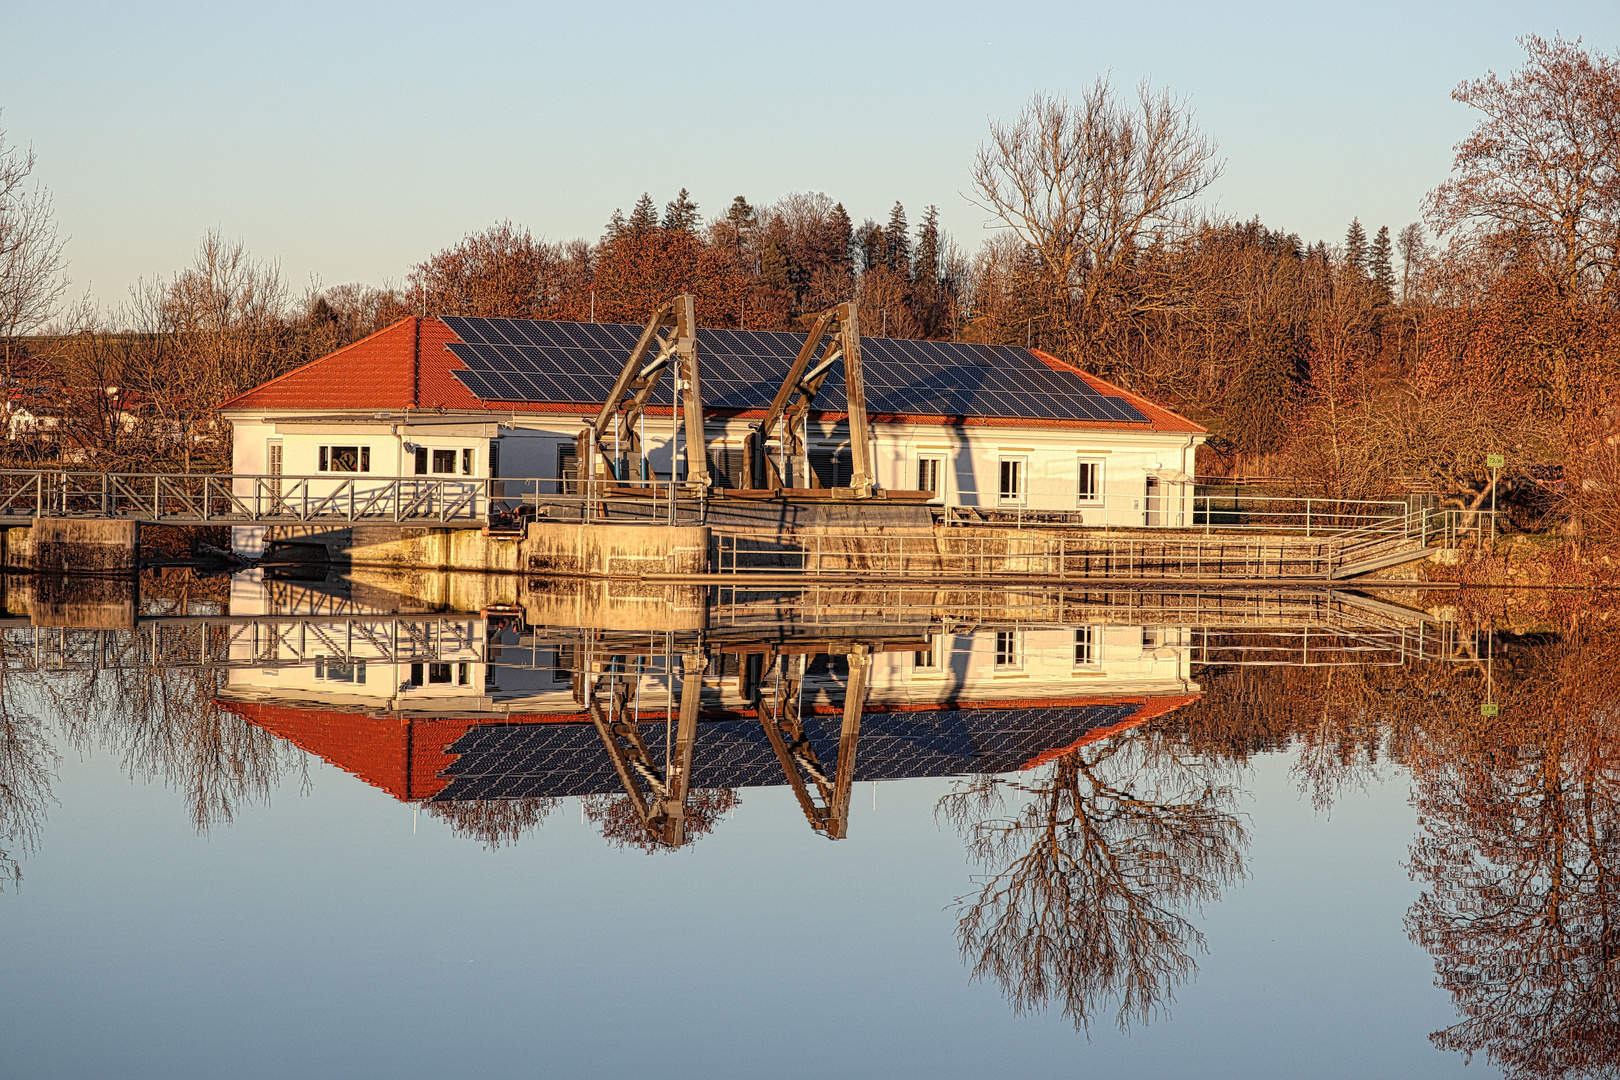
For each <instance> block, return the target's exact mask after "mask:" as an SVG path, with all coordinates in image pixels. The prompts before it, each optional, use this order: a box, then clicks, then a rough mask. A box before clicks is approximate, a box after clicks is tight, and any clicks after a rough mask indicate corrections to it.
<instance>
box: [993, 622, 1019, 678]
mask: <svg viewBox="0 0 1620 1080" xmlns="http://www.w3.org/2000/svg"><path fill="white" fill-rule="evenodd" d="M1003 642H1005V643H1006V644H1005V645H1004V644H1003ZM1004 657H1005V658H1006V659H1003V658H1004ZM994 662H995V668H996V670H997V671H998V672H1001V671H1023V670H1024V634H1023V631H1021V630H997V631H996V655H995V659H994Z"/></svg>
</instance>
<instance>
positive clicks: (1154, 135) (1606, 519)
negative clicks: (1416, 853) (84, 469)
mask: <svg viewBox="0 0 1620 1080" xmlns="http://www.w3.org/2000/svg"><path fill="white" fill-rule="evenodd" d="M1521 44H1522V45H1523V47H1524V50H1525V56H1524V60H1523V62H1522V64H1521V66H1520V67H1519V68H1518V69H1517V70H1515V71H1514V72H1512V73H1511V74H1510V75H1508V76H1506V77H1499V76H1497V75H1495V74H1488V75H1486V76H1484V77H1483V78H1480V79H1476V80H1471V81H1468V82H1465V83H1463V84H1462V85H1460V86H1458V87H1457V89H1456V90H1455V91H1454V92H1453V95H1452V96H1453V98H1455V99H1456V100H1457V101H1458V102H1460V103H1462V104H1464V105H1467V106H1469V107H1470V108H1471V109H1472V110H1474V113H1475V115H1476V120H1477V123H1476V126H1475V128H1474V130H1473V131H1472V132H1471V134H1470V135H1469V136H1468V138H1466V139H1465V140H1464V141H1462V142H1461V143H1459V144H1458V145H1457V146H1456V148H1455V159H1454V162H1453V169H1452V172H1451V175H1450V177H1449V178H1445V179H1443V180H1442V182H1441V183H1439V185H1438V186H1437V187H1436V188H1435V189H1434V190H1433V191H1432V192H1431V193H1430V194H1429V196H1428V198H1427V199H1426V201H1425V204H1424V207H1423V219H1422V220H1421V221H1415V222H1410V223H1399V222H1396V223H1382V222H1379V223H1373V222H1368V223H1365V224H1364V223H1363V222H1362V221H1360V220H1359V219H1357V220H1353V221H1351V222H1350V223H1348V227H1347V230H1346V233H1345V235H1344V236H1343V237H1342V239H1341V238H1337V237H1336V238H1334V239H1335V242H1333V243H1327V242H1323V241H1316V242H1306V241H1305V240H1302V239H1301V238H1300V237H1299V236H1298V235H1297V234H1296V233H1294V232H1290V231H1288V230H1287V229H1285V228H1277V227H1272V226H1269V225H1267V224H1265V223H1263V222H1261V221H1259V220H1252V221H1236V220H1227V219H1222V218H1218V217H1214V216H1211V215H1210V213H1209V212H1208V211H1207V209H1206V208H1205V206H1204V200H1203V196H1204V194H1205V192H1206V191H1207V190H1208V189H1209V187H1210V186H1211V185H1212V184H1213V183H1214V182H1215V181H1216V180H1217V179H1218V178H1219V176H1220V173H1221V168H1222V162H1221V160H1220V159H1219V158H1218V156H1217V148H1216V144H1215V142H1214V140H1213V139H1212V138H1210V137H1209V136H1207V135H1206V134H1204V133H1203V132H1202V131H1200V129H1199V128H1198V126H1197V124H1196V122H1195V119H1194V116H1193V114H1192V111H1191V110H1190V108H1189V107H1188V106H1187V104H1186V102H1185V101H1184V100H1182V99H1179V98H1176V97H1174V96H1173V95H1171V94H1169V93H1168V92H1165V91H1163V90H1156V89H1154V88H1152V87H1150V86H1148V85H1146V84H1144V85H1142V86H1140V87H1138V88H1137V89H1136V90H1135V91H1134V92H1132V93H1124V92H1120V91H1118V90H1117V89H1116V88H1115V87H1113V86H1112V85H1110V84H1109V82H1108V81H1107V80H1098V81H1097V83H1095V84H1094V85H1093V86H1092V87H1091V88H1090V89H1088V90H1087V91H1086V92H1085V93H1084V94H1082V95H1081V96H1080V97H1079V98H1078V99H1076V100H1069V99H1065V98H1060V97H1054V96H1049V95H1045V94H1038V95H1036V96H1035V97H1034V98H1033V99H1032V100H1031V101H1030V103H1029V104H1028V105H1027V106H1026V108H1025V109H1024V111H1023V112H1022V113H1021V114H1020V115H1019V116H1018V117H1016V118H1014V119H1013V120H1012V121H1010V122H1006V123H997V124H993V125H992V126H991V131H990V135H989V138H988V139H987V140H986V142H985V143H984V145H982V146H981V147H980V148H979V151H978V154H977V156H976V158H975V160H974V162H973V164H972V169H971V185H970V189H969V191H968V196H969V198H971V199H972V201H973V202H974V203H975V204H976V205H977V206H979V207H980V208H981V209H982V210H984V211H985V213H986V215H987V218H988V220H989V221H990V222H991V223H992V224H993V225H995V226H999V228H997V230H996V231H995V235H994V237H993V238H992V239H990V240H989V241H987V242H986V243H984V244H983V245H981V246H980V247H979V248H978V249H977V250H976V251H972V252H969V251H966V250H964V249H963V248H962V247H960V246H959V245H958V244H956V243H955V242H954V241H953V240H952V239H951V238H950V237H949V236H948V235H947V234H946V233H945V232H944V230H943V229H941V227H940V224H939V216H938V210H937V208H935V207H932V206H930V207H926V208H923V210H922V211H921V214H920V216H919V217H918V219H917V220H916V221H915V222H913V220H912V218H911V215H910V214H908V212H907V209H906V208H905V207H904V206H902V205H901V204H900V203H898V202H897V203H895V204H894V206H893V207H892V208H891V209H890V210H889V211H888V213H887V215H886V216H884V217H882V218H881V220H880V219H875V218H863V219H862V220H861V222H860V223H859V224H857V223H856V220H855V218H854V217H853V216H852V215H851V214H850V212H849V211H848V209H847V208H846V207H845V206H844V204H843V203H841V202H838V201H837V200H835V199H834V198H832V197H830V196H828V195H825V194H821V193H798V194H793V195H789V196H786V197H784V198H781V199H778V200H776V201H775V202H771V203H765V204H760V205H755V204H752V203H750V202H749V200H747V199H746V198H744V197H743V196H740V195H739V196H737V197H736V198H735V199H734V200H733V201H732V202H731V204H730V205H728V206H725V207H723V208H721V209H720V212H718V213H715V214H710V215H708V216H706V215H705V213H704V208H701V207H699V206H698V205H697V204H696V203H695V202H694V201H693V200H692V198H691V196H690V195H689V194H688V192H686V191H685V190H682V191H680V192H678V193H676V194H675V195H674V197H672V198H670V199H669V200H668V201H667V202H666V203H665V204H664V205H663V206H662V208H661V209H660V207H659V206H658V204H657V203H656V202H655V201H654V199H653V198H652V197H651V196H650V195H646V194H644V195H643V196H642V197H641V198H640V200H639V201H638V202H636V203H635V204H634V205H633V206H632V207H630V209H629V211H628V212H624V211H623V210H622V208H621V209H620V210H615V211H614V212H613V214H612V215H611V217H610V218H609V220H608V221H607V223H606V225H605V227H604V230H603V233H602V235H601V236H600V237H599V238H598V239H597V240H596V241H595V242H590V241H586V240H582V239H581V240H573V241H568V242H562V243H557V242H549V241H546V240H544V239H542V238H540V237H537V236H536V235H535V234H534V233H533V232H532V231H531V230H530V229H529V228H527V227H525V226H522V225H519V224H515V223H512V222H498V223H496V224H494V225H492V226H490V227H489V228H487V229H484V230H482V231H480V232H477V233H474V234H472V235H469V236H467V237H465V238H463V239H462V240H460V241H459V242H457V243H455V244H453V245H451V246H449V247H446V248H445V249H443V250H441V251H438V252H436V253H433V254H431V255H428V256H427V257H425V258H424V259H423V260H422V261H421V262H419V263H417V264H416V265H415V266H413V267H411V268H410V269H409V271H408V272H407V273H406V275H405V277H404V279H403V281H402V282H400V283H397V284H395V285H392V286H383V287H377V286H368V285H343V286H338V287H335V288H324V289H311V290H307V291H306V292H305V293H304V294H303V295H301V296H294V295H293V294H292V293H291V291H290V290H289V289H288V287H287V285H286V283H285V282H284V281H283V280H282V279H281V276H280V274H279V271H278V269H277V267H276V265H275V264H274V263H273V262H266V261H262V260H259V259H256V258H254V257H252V256H251V255H250V254H249V253H248V252H246V251H245V250H244V249H243V246H242V245H241V244H240V243H233V242H231V241H228V240H227V239H225V238H224V237H222V236H221V235H219V234H218V233H209V234H208V235H207V236H205V237H204V239H203V242H202V244H201V245H200V248H199V252H198V255H197V258H196V260H195V262H194V263H193V265H192V266H190V267H187V268H186V269H184V270H182V271H179V272H177V273H175V274H172V275H169V276H167V277H163V278H159V279H154V280H149V281H143V282H142V283H140V284H139V285H137V286H136V287H135V288H134V289H133V290H132V291H131V295H130V298H129V300H128V301H127V302H126V303H125V304H123V305H121V306H120V307H119V308H118V309H117V310H104V309H98V308H97V307H95V306H93V305H91V304H89V303H79V304H67V305H65V306H64V305H63V304H62V303H61V302H60V301H61V299H62V296H63V285H64V282H65V279H64V278H62V276H61V270H62V269H63V248H62V242H61V240H60V239H59V238H58V237H57V236H56V234H55V232H54V227H48V228H47V227H43V226H41V224H40V222H42V221H47V222H48V220H49V209H50V207H49V200H48V195H45V194H43V193H42V192H41V191H40V189H39V188H38V187H37V186H35V187H29V186H28V183H27V182H26V181H27V178H28V176H29V174H30V172H31V170H32V167H33V160H32V157H31V155H28V154H23V153H22V152H20V151H19V150H18V148H16V147H15V146H10V147H8V146H7V145H6V144H4V143H3V142H0V343H3V345H0V349H3V364H4V371H3V372H0V375H3V377H4V378H5V379H6V383H7V386H8V388H9V390H10V398H11V400H10V410H11V412H12V413H18V412H19V410H23V411H29V412H30V413H39V414H43V413H44V412H47V411H51V410H54V412H55V413H56V414H57V415H58V417H59V420H58V423H59V427H58V428H57V429H56V430H55V431H54V433H52V434H51V437H50V438H40V437H37V436H38V434H39V432H38V431H37V430H36V431H35V432H33V433H32V434H31V433H30V431H29V429H28V427H27V425H26V424H25V423H23V424H20V423H19V422H18V420H17V419H16V418H15V417H14V418H13V419H12V421H11V429H10V434H12V436H13V438H11V439H9V440H7V441H6V443H5V453H6V454H7V455H8V457H9V459H10V462H11V463H14V464H20V463H23V462H25V461H40V460H53V461H54V460H61V459H63V457H64V455H67V457H68V459H70V460H72V461H74V462H82V463H84V464H86V465H90V466H114V465H115V466H117V467H121V468H142V467H152V468H158V467H176V466H186V465H189V466H191V467H206V468H222V467H226V466H227V463H228V460H229V431H228V429H227V428H226V427H224V426H223V425H221V424H220V422H219V420H218V415H217V405H218V403H219V402H221V401H223V400H225V399H227V398H228V397H230V396H232V395H233V394H236V393H239V392H241V391H243V390H245V389H248V388H250V387H252V386H254V385H257V384H258V383H260V382H262V381H264V380H265V379H267V378H270V377H273V376H275V375H277V374H280V373H282V372H284V371H287V370H290V369H291V368H293V367H295V366H297V365H299V364H302V363H305V362H307V361H309V360H312V359H316V358H318V357H320V356H323V355H325V354H326V353H328V352H330V351H332V350H333V349H335V348H338V347H340V346H342V345H345V344H348V343H349V342H352V341H355V340H357V339H359V338H360V337H363V336H365V335H366V334H368V333H371V332H374V331H375V330H377V329H380V328H382V327H384V326H386V325H388V324H389V323H391V322H392V321H394V320H395V319H397V318H399V317H401V316H403V315H407V314H424V315H434V314H461V315H486V316H510V317H528V318H547V319H577V320H592V319H594V320H595V321H599V322H628V323H639V322H642V321H644V320H645V318H646V317H647V315H648V314H649V313H650V311H651V310H652V309H653V308H654V307H656V306H657V305H658V304H659V303H661V302H662V301H663V300H665V299H667V298H668V297H669V296H671V295H673V294H675V293H679V292H690V293H692V294H694V295H695V297H696V298H697V312H698V317H699V321H700V323H702V324H703V325H707V326H715V327H742V328H747V329H763V330H794V329H800V328H803V327H804V326H805V325H806V323H807V321H808V319H809V318H810V317H812V316H813V315H814V314H816V313H818V312H820V311H822V310H824V309H825V308H827V307H829V306H831V305H832V304H835V303H839V302H842V301H844V300H850V299H853V300H856V301H858V302H859V304H860V305H861V312H862V327H863V332H865V333H867V334H874V335H885V336H890V337H914V338H937V339H953V340H960V341H969V342H985V343H996V344H1014V345H1023V344H1026V343H1027V344H1030V345H1033V346H1035V347H1038V348H1041V349H1045V350H1047V351H1049V352H1051V353H1053V354H1055V355H1057V356H1059V357H1061V358H1063V359H1065V360H1068V361H1071V362H1073V363H1076V364H1078V365H1079V366H1081V367H1083V368H1086V369H1088V370H1091V371H1094V372H1096V373H1097V374H1100V375H1102V376H1104V377H1106V378H1109V379H1112V380H1114V381H1116V382H1119V383H1121V384H1123V385H1126V386H1128V387H1130V388H1132V389H1135V390H1138V391H1140V392H1143V393H1146V394H1148V395H1150V396H1152V397H1154V398H1156V399H1158V400H1161V401H1163V402H1165V403H1166V404H1168V405H1170V406H1172V407H1174V408H1176V409H1178V410H1180V411H1182V412H1184V413H1186V414H1187V415H1189V416H1191V417H1192V418H1194V419H1196V420H1198V421H1199V422H1201V423H1203V424H1205V425H1206V426H1208V427H1209V429H1210V431H1211V439H1210V441H1209V445H1208V446H1207V447H1206V449H1205V450H1204V451H1203V453H1202V456H1201V457H1200V461H1199V473H1200V474H1201V475H1208V476H1237V477H1249V478H1261V479H1265V480H1267V481H1269V482H1270V483H1271V486H1272V487H1273V488H1274V489H1275V490H1277V491H1278V492H1279V493H1281V492H1287V493H1310V494H1319V495H1328V496H1336V497H1351V498H1366V497H1381V496H1388V495H1395V494H1399V493H1402V492H1406V491H1412V490H1423V491H1432V492H1435V493H1437V494H1439V495H1440V496H1442V497H1444V498H1447V499H1450V500H1453V501H1457V502H1460V503H1461V504H1463V505H1470V506H1474V505H1478V504H1480V503H1481V502H1482V501H1483V500H1484V499H1485V498H1486V497H1487V495H1488V475H1489V474H1488V470H1487V469H1486V467H1485V456H1486V455H1487V454H1491V453H1501V454H1504V455H1506V456H1507V459H1508V462H1509V464H1508V468H1507V470H1506V473H1505V475H1504V478H1503V481H1502V489H1501V491H1500V495H1501V497H1502V499H1503V500H1504V501H1505V502H1507V503H1508V504H1509V505H1511V506H1513V507H1514V508H1515V514H1516V517H1517V520H1518V521H1519V523H1520V524H1521V525H1523V526H1525V527H1545V526H1548V525H1552V524H1558V525H1561V526H1565V527H1568V528H1572V529H1578V530H1584V531H1588V532H1594V531H1596V532H1615V531H1617V530H1620V516H1617V515H1616V514H1615V512H1614V511H1613V510H1611V509H1609V504H1610V503H1611V502H1612V501H1613V500H1612V495H1611V493H1612V492H1613V491H1614V490H1615V487H1616V485H1620V451H1617V448H1616V443H1617V442H1620V411H1617V403H1616V402H1615V401H1614V400H1613V396H1612V391H1613V388H1614V386H1615V385H1616V378H1615V376H1616V374H1617V372H1616V363H1617V359H1616V358H1617V356H1620V350H1617V348H1616V345H1617V339H1616V328H1617V323H1616V310H1615V309H1616V300H1617V285H1620V276H1617V274H1616V271H1617V270H1620V57H1617V56H1615V55H1611V54H1606V53H1602V52H1599V51H1593V50H1589V49H1586V48H1584V47H1583V46H1581V45H1580V43H1578V42H1570V41H1566V40H1564V39H1561V38H1555V39H1552V40H1550V41H1549V40H1545V39H1541V38H1535V37H1527V38H1524V39H1522V41H1521Z"/></svg>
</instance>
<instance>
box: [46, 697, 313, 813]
mask: <svg viewBox="0 0 1620 1080" xmlns="http://www.w3.org/2000/svg"><path fill="white" fill-rule="evenodd" d="M223 682H224V674H223V673H222V672H221V671H219V670H216V669H212V668H181V667H174V668H166V667H156V666H145V667H141V668H135V669H121V670H103V671H100V672H95V671H87V672H79V673H73V674H63V675H56V676H51V677H47V678H44V679H42V680H40V683H41V686H42V688H43V690H44V693H45V696H46V697H47V699H49V700H50V701H51V702H52V704H53V706H54V707H55V711H56V712H57V714H58V716H59V718H60V721H61V723H62V726H63V729H64V730H65V731H66V732H67V733H68V734H69V736H70V738H73V739H74V741H76V742H78V743H79V744H80V745H85V746H88V745H93V744H96V743H99V744H101V745H104V746H106V747H108V748H109V749H111V750H113V751H114V752H116V753H118V754H119V755H120V756H121V757H122V759H123V762H124V765H125V767H126V768H127V769H128V770H129V773H130V775H131V776H132V777H136V778H139V779H143V780H151V779H161V780H163V781H164V782H165V783H168V784H170V785H172V786H174V787H176V788H178V789H179V790H181V791H183V792H185V793H186V796H187V799H188V801H189V803H190V808H191V819H192V823H193V824H194V825H195V826H196V827H197V829H198V830H199V831H203V830H207V829H208V828H209V827H211V826H212V825H215V824H221V823H226V824H228V823H229V822H230V821H231V819H232V818H233V817H234V815H235V813H236V810H237V809H238V808H239V807H240V806H241V805H242V804H244V803H251V802H258V801H264V800H267V799H268V798H269V795H270V791H271V790H272V789H273V788H274V787H275V786H276V785H277V784H278V783H280V781H281V779H282V776H283V775H284V773H285V772H286V771H287V770H288V769H289V768H291V767H292V764H293V761H294V759H295V758H297V759H298V760H299V761H301V760H302V759H301V755H295V754H294V753H293V751H292V750H291V749H290V748H289V747H287V746H286V745H285V744H283V743H282V742H281V741H280V740H279V739H277V738H276V737H275V736H274V735H272V734H271V733H270V732H268V731H265V730H264V729H263V728H259V727H256V726H254V725H253V724H250V723H248V722H247V721H245V720H243V719H242V718H241V717H238V716H237V715H235V714H234V713H232V712H230V711H229V710H227V709H225V708H222V707H221V706H220V704H219V703H218V701H217V700H216V697H217V695H218V693H219V692H220V689H221V688H222V685H223Z"/></svg>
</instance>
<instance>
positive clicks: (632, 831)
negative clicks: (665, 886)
mask: <svg viewBox="0 0 1620 1080" xmlns="http://www.w3.org/2000/svg"><path fill="white" fill-rule="evenodd" d="M580 801H581V803H582V804H583V806H584V809H585V816H586V817H587V818H589V819H590V820H591V821H592V822H594V823H595V824H596V825H597V827H599V828H600V829H601V830H602V836H603V838H605V839H606V840H608V841H609V842H611V843H612V844H614V845H615V846H617V847H630V848H636V849H638V850H640V851H645V852H649V853H651V852H654V851H668V850H670V848H669V845H668V844H666V843H664V841H663V840H662V839H661V838H660V837H658V836H656V835H654V834H653V833H652V832H650V831H649V830H648V829H647V826H645V825H644V824H642V821H641V817H640V816H639V815H638V814H637V813H636V807H635V804H634V803H632V802H631V801H630V797H629V796H628V795H619V794H612V795H586V796H584V797H583V798H582V799H581V800H580ZM741 801H742V800H741V799H740V798H738V796H737V792H736V791H735V790H734V789H732V788H693V789H692V790H691V791H689V792H687V795H686V843H688V844H690V843H691V842H692V841H694V840H696V839H697V838H698V837H700V836H706V835H708V834H709V833H711V832H713V831H714V829H715V826H717V825H719V824H720V819H721V818H722V817H724V816H725V815H726V814H728V813H730V812H731V810H732V809H733V808H734V807H736V806H737V805H738V804H739V803H740V802H741Z"/></svg>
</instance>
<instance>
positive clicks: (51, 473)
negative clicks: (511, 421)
mask: <svg viewBox="0 0 1620 1080" xmlns="http://www.w3.org/2000/svg"><path fill="white" fill-rule="evenodd" d="M559 483H560V482H559V481H557V480H556V479H547V478H507V477H503V478H500V479H493V480H491V479H483V478H472V477H468V478H457V477H436V476H405V477H391V476H371V475H369V474H366V473H351V474H343V473H321V474H318V475H315V476H281V475H265V476H248V475H240V474H231V473H118V472H113V473H103V472H88V471H82V472H67V471H61V470H34V471H29V470H15V469H12V470H0V525H24V524H27V523H29V522H30V521H32V520H33V519H35V518H41V517H53V518H117V519H123V520H132V521H139V522H143V523H151V524H162V525H239V524H257V523H264V524H300V523H312V524H345V525H346V524H357V523H366V524H392V523H414V524H436V525H454V526H457V527H459V528H482V527H483V526H486V525H490V524H496V523H499V522H501V521H503V520H513V519H514V517H515V515H516V513H517V511H518V510H519V508H521V507H524V506H525V505H527V506H531V507H534V508H536V509H543V508H544V507H550V508H551V510H552V512H555V511H557V510H563V511H564V514H565V516H566V514H567V512H568V511H571V512H572V516H573V518H574V519H576V520H577V519H578V518H579V517H580V516H581V512H582V508H587V511H586V516H587V517H588V516H589V510H595V509H598V508H599V506H601V505H605V504H609V503H611V504H613V505H615V506H618V505H619V504H625V513H624V514H622V515H619V516H624V517H627V518H644V519H647V520H652V521H663V520H669V521H675V520H677V519H685V518H688V517H690V516H691V515H692V512H693V510H694V508H696V509H697V511H698V513H699V516H701V496H700V494H699V491H698V489H696V488H695V487H694V485H692V484H688V483H675V484H672V483H670V482H668V481H654V482H649V483H646V484H643V485H639V488H640V490H639V491H638V492H637V497H635V498H628V497H624V496H619V497H608V496H603V497H597V498H594V499H587V498H586V497H584V496H582V495H581V494H579V493H577V492H567V493H559V492H556V491H555V489H556V488H557V487H558V486H559ZM570 486H575V485H573V484H570ZM643 492H644V494H643Z"/></svg>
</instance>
